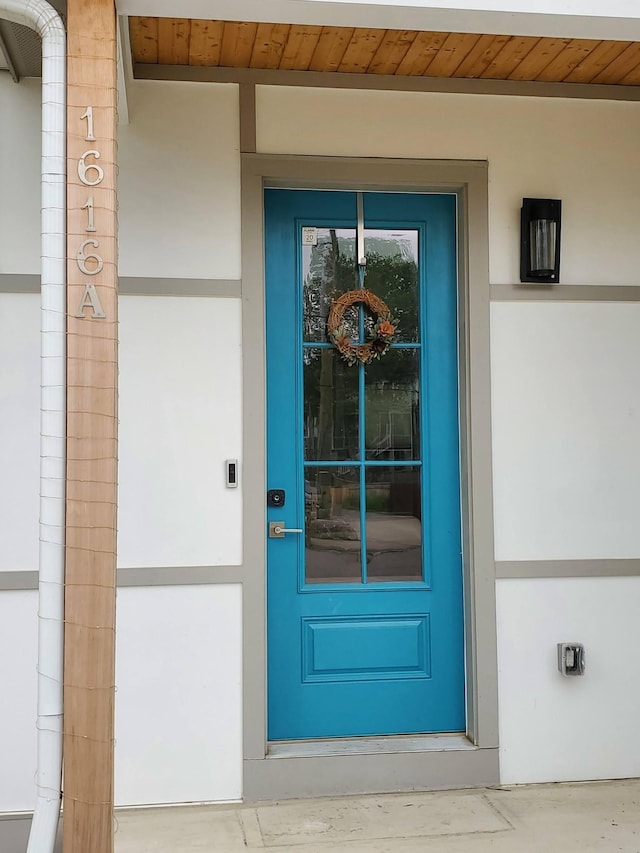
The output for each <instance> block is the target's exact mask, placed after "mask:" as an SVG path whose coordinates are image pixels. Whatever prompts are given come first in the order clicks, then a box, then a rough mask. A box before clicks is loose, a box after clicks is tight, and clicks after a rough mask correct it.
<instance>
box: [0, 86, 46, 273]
mask: <svg viewBox="0 0 640 853" xmlns="http://www.w3.org/2000/svg"><path fill="white" fill-rule="evenodd" d="M40 97H41V96H40V80H35V79H28V80H23V81H22V82H21V83H20V85H19V86H16V84H15V83H14V82H13V80H12V79H11V75H10V74H0V275H2V274H3V273H29V274H31V275H37V274H39V272H40V139H41V136H40V126H41V124H40Z"/></svg>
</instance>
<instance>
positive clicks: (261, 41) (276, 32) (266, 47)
mask: <svg viewBox="0 0 640 853" xmlns="http://www.w3.org/2000/svg"><path fill="white" fill-rule="evenodd" d="M290 29H291V27H290V25H289V24H258V29H257V31H256V38H255V41H254V43H253V51H252V53H251V60H250V67H251V68H279V67H280V61H281V60H282V54H283V53H284V48H285V45H286V43H287V38H288V37H289V30H290Z"/></svg>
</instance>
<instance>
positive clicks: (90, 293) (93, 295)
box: [76, 284, 107, 320]
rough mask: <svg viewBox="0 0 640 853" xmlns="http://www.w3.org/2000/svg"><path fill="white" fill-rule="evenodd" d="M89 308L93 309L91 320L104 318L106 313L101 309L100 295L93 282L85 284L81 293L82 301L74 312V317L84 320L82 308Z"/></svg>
mask: <svg viewBox="0 0 640 853" xmlns="http://www.w3.org/2000/svg"><path fill="white" fill-rule="evenodd" d="M85 308H91V309H92V310H93V317H92V319H93V320H105V319H106V317H107V315H106V314H105V313H104V311H103V310H102V305H101V303H100V297H99V296H98V291H97V290H96V286H95V284H85V286H84V293H83V294H82V302H81V303H80V307H79V308H78V311H77V313H76V317H78V318H79V319H80V320H84V309H85Z"/></svg>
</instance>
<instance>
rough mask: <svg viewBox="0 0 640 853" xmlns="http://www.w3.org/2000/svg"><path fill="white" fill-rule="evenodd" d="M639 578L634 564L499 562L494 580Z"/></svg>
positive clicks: (638, 568) (639, 561)
mask: <svg viewBox="0 0 640 853" xmlns="http://www.w3.org/2000/svg"><path fill="white" fill-rule="evenodd" d="M638 576H640V559H635V560H500V561H498V562H496V578H514V579H516V578H517V579H525V578H622V577H638Z"/></svg>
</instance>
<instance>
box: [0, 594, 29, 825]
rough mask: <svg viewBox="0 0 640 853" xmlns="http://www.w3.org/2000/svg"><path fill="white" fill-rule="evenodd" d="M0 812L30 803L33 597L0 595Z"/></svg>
mask: <svg viewBox="0 0 640 853" xmlns="http://www.w3.org/2000/svg"><path fill="white" fill-rule="evenodd" d="M0 650H1V651H0V683H1V684H2V692H1V693H0V721H1V723H2V724H1V725H0V756H2V759H1V760H0V812H10V811H28V810H29V809H33V807H34V805H35V800H36V784H35V772H36V716H37V706H36V691H37V674H36V666H37V659H38V593H37V592H35V591H34V590H15V591H11V592H7V591H3V592H0Z"/></svg>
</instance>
